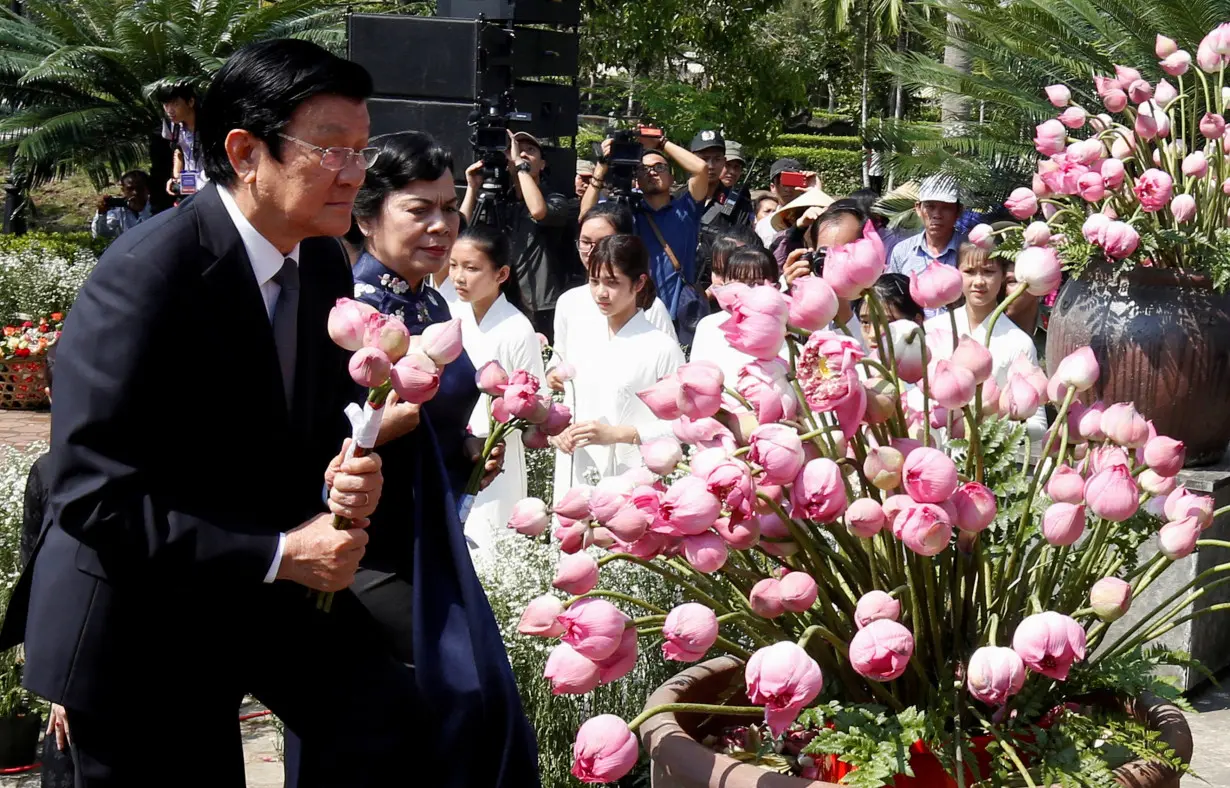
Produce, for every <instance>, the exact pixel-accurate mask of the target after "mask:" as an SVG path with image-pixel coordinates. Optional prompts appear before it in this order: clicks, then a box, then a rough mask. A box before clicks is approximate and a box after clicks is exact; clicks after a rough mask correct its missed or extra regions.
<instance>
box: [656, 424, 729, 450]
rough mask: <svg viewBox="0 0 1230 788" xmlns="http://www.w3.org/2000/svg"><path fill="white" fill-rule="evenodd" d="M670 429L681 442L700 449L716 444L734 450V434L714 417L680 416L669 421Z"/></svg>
mask: <svg viewBox="0 0 1230 788" xmlns="http://www.w3.org/2000/svg"><path fill="white" fill-rule="evenodd" d="M671 430H672V431H673V432H674V433H675V437H676V438H678V439H679V440H680V442H682V443H686V444H687V445H689V446H695V447H699V448H702V449H710V448H713V447H716V446H720V447H724V448H728V449H730V450H731V451H734V450H735V448H736V447H737V444H736V443H735V436H734V435H733V434H732V433H731V431H730V430H729V429H727V428H726V426H725V425H723V424H722V423H721V422H720V421H718V420H717V419H714V418H708V419H695V420H693V419H689V418H688V417H686V416H682V417H680V418H678V419H676V420H675V421H674V422H672V423H671Z"/></svg>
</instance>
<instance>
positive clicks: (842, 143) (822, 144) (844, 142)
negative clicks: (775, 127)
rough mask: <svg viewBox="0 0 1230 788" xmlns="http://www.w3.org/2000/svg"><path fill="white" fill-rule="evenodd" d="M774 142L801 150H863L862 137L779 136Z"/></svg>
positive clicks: (821, 135)
mask: <svg viewBox="0 0 1230 788" xmlns="http://www.w3.org/2000/svg"><path fill="white" fill-rule="evenodd" d="M774 142H775V143H776V144H777V145H779V146H783V145H790V146H795V147H800V148H823V149H828V150H862V149H863V140H862V138H861V137H828V136H825V135H823V134H779V135H778V136H777V139H775V140H774Z"/></svg>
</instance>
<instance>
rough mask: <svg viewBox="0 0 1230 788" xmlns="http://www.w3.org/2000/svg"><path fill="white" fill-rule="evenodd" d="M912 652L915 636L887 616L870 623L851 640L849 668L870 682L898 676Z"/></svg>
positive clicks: (888, 679)
mask: <svg viewBox="0 0 1230 788" xmlns="http://www.w3.org/2000/svg"><path fill="white" fill-rule="evenodd" d="M913 654H914V635H913V634H912V633H911V632H910V630H908V629H906V628H905V627H903V626H901V625H900V624H898V623H897V622H896V621H891V620H889V619H887V618H881V619H877V620H875V621H872V622H869V623H868V624H867V625H866V626H864V627H863V628H862V629H860V630H859V631H858V632H856V633H854V637H853V638H852V639H851V640H850V667H852V668H854V670H855V672H856V673H858V674H859V675H860V676H865V677H866V678H869V679H871V680H872V681H892V680H893V679H895V678H897V677H899V676H900V675H901V674H902V673H905V669H906V667H908V666H909V664H910V657H911V656H912V655H913Z"/></svg>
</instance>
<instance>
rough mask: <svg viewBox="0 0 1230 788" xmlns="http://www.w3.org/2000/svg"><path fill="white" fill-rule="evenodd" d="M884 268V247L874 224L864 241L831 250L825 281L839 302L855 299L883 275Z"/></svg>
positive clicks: (865, 231) (867, 227)
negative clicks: (838, 298)
mask: <svg viewBox="0 0 1230 788" xmlns="http://www.w3.org/2000/svg"><path fill="white" fill-rule="evenodd" d="M884 265H885V253H884V243H883V241H882V240H881V239H880V235H879V233H877V232H876V230H875V227H874V226H873V225H872V224H871V222H867V223H866V224H865V225H863V237H862V238H860V239H859V240H857V241H854V242H852V243H848V244H844V245H842V246H837V247H834V248H832V249H830V250H829V252H828V256H827V257H826V258H825V263H824V281H826V282H828V283H829V285H830V286H831V287H832V288H833V291H834V292H835V293H837V295H838V296H839V297H840V298H855V297H857V296H858V295H859V294H861V293H862V292H863V291H865V290H867V288H869V287H871V286H872V285H874V284H875V283H876V280H878V279H879V278H880V274H882V273H884Z"/></svg>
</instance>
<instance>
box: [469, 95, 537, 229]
mask: <svg viewBox="0 0 1230 788" xmlns="http://www.w3.org/2000/svg"><path fill="white" fill-rule="evenodd" d="M528 120H530V116H529V114H528V113H524V112H517V111H516V110H515V109H514V105H513V97H512V91H507V92H505V93H503V94H501V95H500V96H499V97H498V98H496V99H494V100H492V99H482V100H481V101H479V103H478V104H477V105H476V106H475V108H474V111H473V112H471V113H470V119H469V125H470V128H472V129H474V131H473V133H472V134H471V135H470V146H471V147H472V148H473V149H474V157H475V159H476V160H477V161H481V162H482V163H483V168H482V176H483V185H482V190H481V191H480V192H479V195H478V203H477V205H476V206H475V209H474V219H473V221H474V223H475V224H486V225H489V226H491V227H497V228H502V227H503V226H504V223H503V217H502V215H501V214H502V213H503V211H502V201H503V200H504V198H505V195H507V194H508V190H509V187H510V185H511V182H510V177H509V174H508V124H509V123H510V122H512V121H528Z"/></svg>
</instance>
